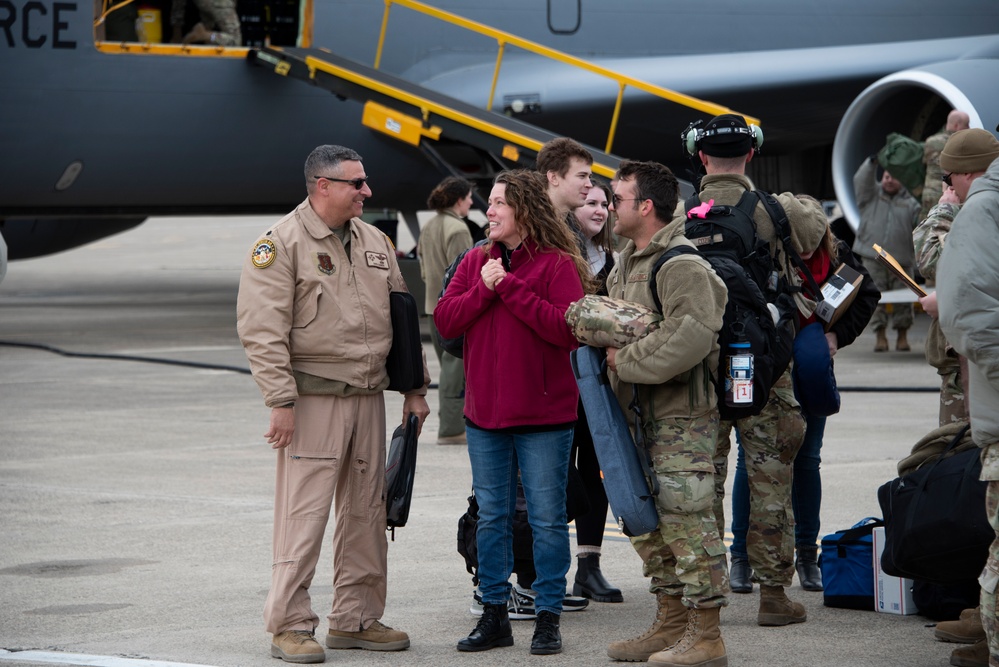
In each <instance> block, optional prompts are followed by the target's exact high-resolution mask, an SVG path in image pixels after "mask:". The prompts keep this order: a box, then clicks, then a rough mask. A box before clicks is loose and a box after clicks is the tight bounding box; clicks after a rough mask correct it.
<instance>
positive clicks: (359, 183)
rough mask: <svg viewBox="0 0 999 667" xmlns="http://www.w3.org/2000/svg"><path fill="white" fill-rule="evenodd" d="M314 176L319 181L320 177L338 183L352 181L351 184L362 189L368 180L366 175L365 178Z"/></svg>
mask: <svg viewBox="0 0 999 667" xmlns="http://www.w3.org/2000/svg"><path fill="white" fill-rule="evenodd" d="M312 178H314V179H316V180H317V181H318V180H319V179H320V178H325V179H326V180H327V181H336V182H337V183H350V184H351V185H353V186H354V189H355V190H360V189H361V188H363V187H364V184H365V183H367V182H368V179H367V178H366V177H365V178H330V177H329V176H313V177H312Z"/></svg>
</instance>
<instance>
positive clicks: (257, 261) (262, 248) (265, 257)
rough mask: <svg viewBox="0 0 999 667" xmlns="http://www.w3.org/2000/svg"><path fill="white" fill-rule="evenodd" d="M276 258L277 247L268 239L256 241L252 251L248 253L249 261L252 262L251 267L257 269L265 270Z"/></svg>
mask: <svg viewBox="0 0 999 667" xmlns="http://www.w3.org/2000/svg"><path fill="white" fill-rule="evenodd" d="M276 258H277V247H276V246H275V245H274V242H273V241H271V240H269V239H263V240H261V241H257V245H255V246H253V251H252V252H251V253H250V259H251V260H252V261H253V266H255V267H257V268H258V269H266V268H267V267H268V266H270V265H271V264H273V263H274V260H275V259H276Z"/></svg>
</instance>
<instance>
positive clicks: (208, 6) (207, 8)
mask: <svg viewBox="0 0 999 667" xmlns="http://www.w3.org/2000/svg"><path fill="white" fill-rule="evenodd" d="M191 2H193V3H194V6H195V7H197V8H198V11H199V12H200V13H201V23H203V24H204V26H205V28H207V29H208V30H209V31H211V32H213V33H215V34H216V35H217V37H216V38H215V39H216V41H214V42H212V43H213V44H215V45H216V46H239V45H240V44H242V36H241V33H240V28H239V15H238V14H237V13H236V0H191ZM186 6H187V0H173V6H172V10H171V12H170V25H172V26H177V25H183V24H184V12H185V11H186Z"/></svg>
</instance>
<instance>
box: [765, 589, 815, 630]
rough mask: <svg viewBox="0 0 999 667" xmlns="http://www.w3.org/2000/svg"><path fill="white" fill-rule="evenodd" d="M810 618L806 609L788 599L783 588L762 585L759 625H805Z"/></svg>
mask: <svg viewBox="0 0 999 667" xmlns="http://www.w3.org/2000/svg"><path fill="white" fill-rule="evenodd" d="M807 618H808V615H807V614H806V613H805V608H804V607H803V606H802V605H800V604H798V603H797V602H791V601H790V600H789V599H787V594H786V593H784V588H783V587H782V586H763V585H760V613H759V614H757V616H756V623H757V625H788V624H789V623H804V622H805V620H806V619H807Z"/></svg>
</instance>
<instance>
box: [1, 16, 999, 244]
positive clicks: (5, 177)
mask: <svg viewBox="0 0 999 667" xmlns="http://www.w3.org/2000/svg"><path fill="white" fill-rule="evenodd" d="M430 1H431V2H432V3H433V6H432V7H429V8H428V7H426V6H424V5H421V4H420V3H418V2H414V1H413V0H390V1H389V2H387V3H381V2H374V1H373V0H239V4H238V8H239V13H240V19H241V22H242V28H243V39H244V46H243V47H241V48H222V47H214V46H211V45H208V46H181V45H179V44H177V45H171V44H164V43H161V42H159V41H157V39H156V37H155V34H154V33H155V32H156V30H154V29H153V28H154V27H155V28H158V29H159V32H160V34H161V37H160V39H161V40H162V39H166V38H167V37H168V35H169V33H170V26H169V25H168V24H169V13H170V11H169V9H170V8H169V0H143V1H142V2H141V3H139V2H137V4H138V5H139V12H140V15H141V17H142V20H143V21H145V22H146V23H145V24H143V25H144V27H145V28H146V35H145V38H146V39H145V40H144V41H142V42H139V41H131V40H129V41H124V42H123V41H117V40H111V39H109V38H103V37H102V34H103V33H104V31H105V26H107V25H109V22H108V21H106V20H104V19H107V18H108V16H107V14H108V12H109V11H122V7H125V6H127V5H128V4H129V3H128V2H127V1H126V2H116V3H112V2H110V1H109V0H103V1H102V0H0V62H2V63H3V66H2V67H0V91H3V92H2V93H0V95H2V98H0V233H2V234H3V236H4V237H5V238H6V242H7V246H8V252H9V258H10V259H12V260H14V259H18V258H24V257H31V256H36V255H41V254H47V253H51V252H56V251H59V250H64V249H67V248H71V247H74V246H76V245H80V244H82V243H86V242H89V241H92V240H94V239H97V238H100V237H102V236H105V235H107V234H110V233H114V232H117V231H121V230H124V229H128V228H130V227H133V226H135V225H137V224H139V223H140V222H141V221H142V220H143V219H145V218H146V217H147V216H150V215H165V214H181V215H182V214H191V215H195V214H201V215H205V214H246V213H274V214H280V213H283V212H286V211H287V210H289V209H290V208H291V207H293V206H294V205H295V204H296V203H298V202H299V201H301V199H302V198H304V196H305V194H304V188H303V174H302V172H301V168H302V164H303V162H304V158H305V156H306V155H307V154H308V152H309V151H310V150H311V149H312V148H313V147H314V146H316V145H318V144H322V143H340V144H344V145H347V146H350V147H352V148H354V149H356V150H357V151H358V152H359V153H360V154H361V155H362V156H364V158H365V169H366V170H367V173H368V175H369V177H370V185H371V188H372V191H373V193H374V195H373V197H372V198H371V199H370V200H369V206H368V209H369V211H370V210H382V209H384V210H385V211H386V212H388V211H389V210H391V211H402V212H403V213H404V214H406V215H407V216H411V214H412V212H413V211H415V210H417V209H420V208H424V201H425V199H426V195H427V193H428V192H429V191H430V189H431V188H432V187H433V185H434V184H435V183H437V182H438V181H439V180H440V178H441V177H442V176H443V175H444V174H446V173H461V174H465V175H467V176H469V177H472V178H475V179H477V180H480V181H483V182H486V181H488V178H489V177H490V176H491V175H492V174H493V173H494V172H495V171H496V170H497V169H500V168H504V167H508V166H512V165H517V164H521V165H529V164H530V163H531V161H532V159H533V153H532V147H536V146H537V145H539V144H538V141H540V139H541V138H543V137H544V136H550V135H552V134H559V135H568V136H572V137H574V138H576V139H578V140H580V141H582V142H584V143H586V144H587V145H590V146H595V147H597V150H599V151H602V153H601V160H600V164H601V170H600V171H601V173H604V174H605V175H606V173H608V170H609V171H612V170H613V166H614V165H615V164H616V162H615V160H616V159H618V156H620V157H627V158H634V159H654V160H659V161H662V162H664V163H666V164H668V165H670V166H671V167H673V168H674V170H675V171H677V173H678V174H680V175H682V174H683V170H684V169H686V168H688V167H689V163H688V156H687V155H685V153H684V151H683V149H682V148H681V144H680V141H679V136H680V133H681V131H683V130H684V128H685V127H687V125H688V124H689V123H690V122H691V121H694V120H697V119H707V118H709V117H710V116H712V115H715V113H714V110H716V109H729V110H733V111H736V112H738V113H743V114H747V115H749V116H750V117H752V118H754V119H759V121H760V122H761V126H762V128H763V132H764V137H765V141H764V145H763V146H762V152H761V154H760V155H759V156H758V157H757V159H754V160H753V162H752V163H751V165H750V166H751V176H752V177H753V178H754V180H755V181H756V182H757V184H758V185H759V186H761V187H764V188H767V189H770V190H792V191H795V192H808V193H810V194H813V195H815V196H818V197H820V198H829V197H832V196H834V189H835V194H837V195H839V197H838V198H839V200H840V202H841V203H842V205H843V209H844V211H845V212H846V215H847V217H848V218H851V216H855V212H856V211H855V206H851V202H852V192H849V190H850V188H849V184H850V180H849V177H848V176H849V175H850V174H852V173H853V170H854V168H855V166H856V164H859V162H860V160H861V159H862V157H863V156H865V155H868V154H870V153H871V152H873V151H875V150H877V148H879V147H880V145H882V144H883V141H884V136H885V135H886V134H887V133H888V132H891V131H898V132H902V133H904V134H908V135H909V136H912V137H914V138H917V139H921V138H924V137H925V136H927V135H929V134H931V133H933V132H935V131H937V130H938V129H939V128H940V127H941V126H942V125H943V122H944V117H945V116H946V113H947V112H948V111H949V109H950V108H951V107H960V108H962V109H964V110H966V111H968V112H969V113H970V114H971V117H972V125H973V126H977V127H983V126H984V127H987V128H988V129H990V130H991V129H992V128H993V127H995V124H996V122H997V120H999V118H997V115H999V88H997V87H996V86H995V81H999V3H994V2H987V1H985V0H951V1H950V2H947V3H942V2H939V0H882V1H881V2H877V3H871V2H869V0H836V1H835V2H815V1H813V2H801V0H760V1H758V2H754V3H747V2H744V1H742V0H699V1H698V2H690V1H689V0H669V1H663V0H615V1H614V2H604V1H601V0H505V1H504V2H503V3H483V2H480V1H479V0H430ZM133 9H134V7H133ZM156 12H158V14H157V13H156ZM192 15H193V18H192ZM197 19H198V17H197V13H196V12H191V11H189V12H188V19H187V24H188V25H187V27H189V26H190V24H191V23H192V22H193V21H197ZM150 34H153V36H152V37H150ZM514 36H515V37H516V38H518V39H515V38H514ZM105 37H106V35H105ZM519 39H523V40H530V42H531V43H532V44H535V45H539V47H540V50H541V51H545V50H550V51H552V52H553V53H554V52H557V53H558V54H561V55H562V56H564V57H554V58H544V57H541V56H539V55H538V53H537V52H536V50H535V51H532V50H529V49H527V48H524V44H523V43H522V42H521V41H519ZM565 54H568V55H565ZM330 62H335V66H334V65H333V64H329V63H330ZM580 62H582V63H583V66H578V67H573V66H572V64H570V63H574V64H576V65H579V63H580ZM501 63H502V67H500V64H501ZM607 71H611V72H616V73H619V75H620V76H618V78H613V77H611V78H608V76H606V72H607ZM296 73H297V74H298V76H296ZM380 77H385V79H384V80H383V79H382V78H380ZM294 78H301V79H302V80H303V81H305V82H306V84H303V82H302V81H294V80H293V79H294ZM358 81H361V82H362V83H361V84H359V83H358ZM384 81H389V82H390V84H385V83H384ZM372 82H373V83H372ZM307 84H312V85H307ZM362 84H363V85H362ZM646 84H648V85H649V86H659V87H663V88H665V89H669V90H671V91H678V92H679V93H682V94H684V95H686V96H691V97H693V98H695V104H693V106H683V105H681V104H675V103H673V102H671V101H669V100H668V99H664V97H663V96H662V95H659V94H649V93H648V92H647V91H646V90H645V89H644V88H643V86H644V85H646ZM369 85H370V86H373V87H368V86H369ZM324 88H325V89H324ZM389 88H392V90H396V91H397V90H400V89H403V88H405V90H404V93H405V95H404V96H403V99H402V100H401V101H400V99H399V98H398V96H394V95H395V93H392V92H391V91H389V93H386V90H388V89H389ZM365 91H367V92H365ZM369 93H370V99H369V97H366V96H367V95H369ZM390 93H391V94H390ZM680 97H683V96H680ZM619 100H620V104H619V103H618V101H619ZM698 100H705V101H710V102H712V103H715V104H717V105H720V106H705V105H700V106H698V105H697V103H696V102H697V101H698ZM372 101H377V102H378V103H379V104H381V106H377V105H375V106H372V104H369V102H372ZM455 108H458V109H462V110H463V111H462V113H461V114H457V115H458V116H460V118H458V120H455V117H454V116H455V114H451V115H449V113H451V112H450V111H446V110H450V109H455ZM442 109H446V110H442ZM471 109H476V110H477V112H476V113H473V112H472V111H471ZM369 113H373V114H374V117H375V121H374V123H372V122H371V121H370V119H366V115H367V114H369ZM397 115H399V116H400V117H399V118H396V116H397ZM469 119H471V120H469ZM379 122H381V123H382V124H383V125H385V126H387V127H389V128H390V129H395V130H397V135H398V130H399V128H400V127H401V128H402V130H403V131H408V132H409V133H410V136H409V140H408V141H407V140H402V141H400V136H392V132H385V128H384V127H382V128H381V129H382V131H378V130H377V128H376V129H372V127H373V125H377V123H379ZM485 126H488V128H494V127H499V128H500V130H497V132H499V134H495V132H494V135H495V136H492V137H491V139H490V141H491V142H492V143H490V141H479V139H480V138H481V136H480V135H483V134H489V132H493V130H492V129H488V128H487V130H488V131H487V130H483V129H482V127H485ZM608 127H610V129H608ZM532 132H534V134H532ZM546 132H547V133H548V134H547V135H546V134H545V133H546ZM473 135H475V136H473ZM844 174H846V175H847V177H845V178H844V176H843V175H844ZM408 219H410V220H412V218H411V217H410V218H408ZM853 222H854V223H855V220H853ZM411 224H412V222H411ZM191 242H196V239H192V240H191Z"/></svg>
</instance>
